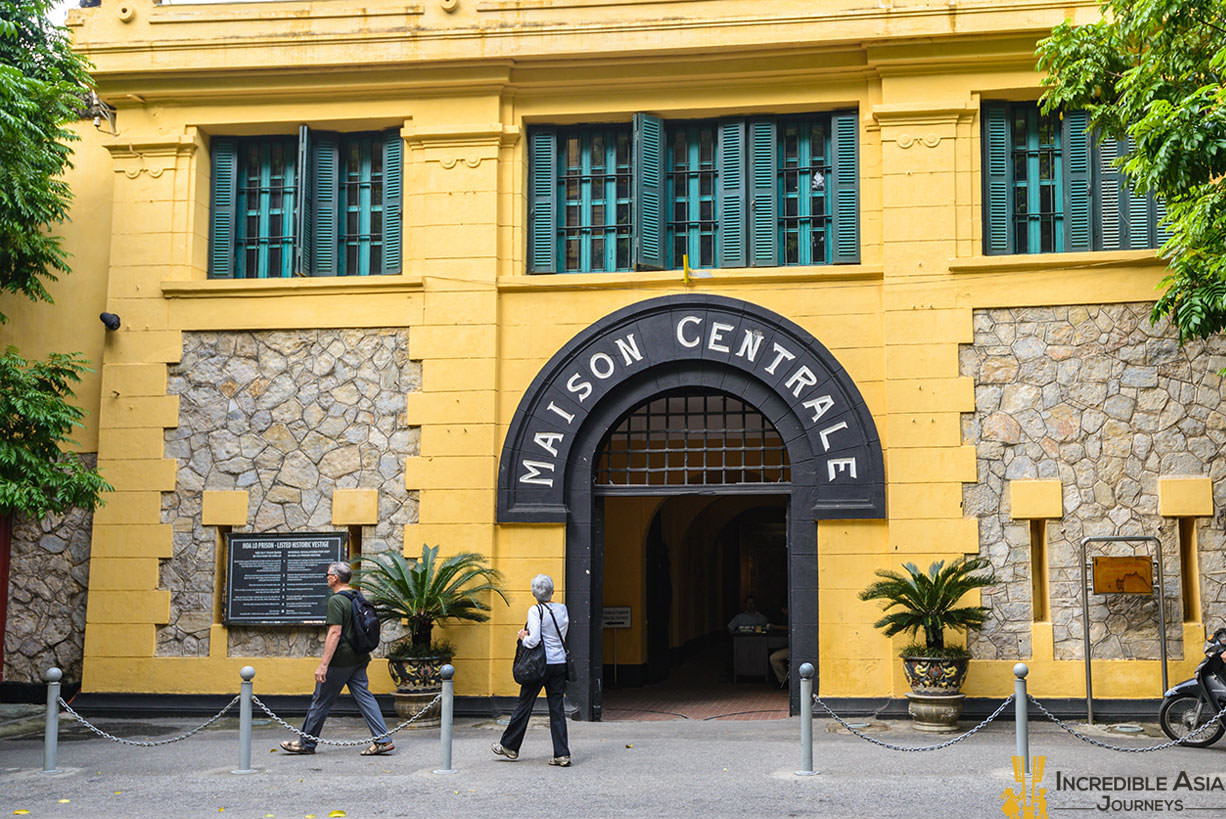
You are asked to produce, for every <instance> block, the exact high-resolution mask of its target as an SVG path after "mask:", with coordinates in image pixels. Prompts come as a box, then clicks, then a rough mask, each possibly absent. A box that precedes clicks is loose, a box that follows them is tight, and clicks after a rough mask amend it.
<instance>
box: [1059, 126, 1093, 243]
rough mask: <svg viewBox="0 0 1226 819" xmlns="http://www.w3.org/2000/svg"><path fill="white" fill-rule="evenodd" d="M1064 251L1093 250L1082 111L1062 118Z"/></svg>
mask: <svg viewBox="0 0 1226 819" xmlns="http://www.w3.org/2000/svg"><path fill="white" fill-rule="evenodd" d="M1062 131H1063V133H1062V134H1061V138H1062V140H1063V143H1064V146H1063V147H1064V249H1065V250H1068V251H1078V250H1093V249H1094V230H1093V226H1094V218H1093V210H1092V208H1091V202H1092V197H1091V195H1090V194H1091V184H1092V174H1091V168H1092V164H1091V157H1092V155H1093V151H1092V148H1093V140H1092V138H1091V133H1090V117H1089V115H1088V114H1086V112H1085V111H1069V112H1067V113H1066V114H1065V115H1064V125H1063V128H1062Z"/></svg>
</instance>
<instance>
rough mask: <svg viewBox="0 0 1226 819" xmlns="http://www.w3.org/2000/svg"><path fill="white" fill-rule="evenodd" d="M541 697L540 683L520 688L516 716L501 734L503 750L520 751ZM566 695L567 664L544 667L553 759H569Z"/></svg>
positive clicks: (514, 715)
mask: <svg viewBox="0 0 1226 819" xmlns="http://www.w3.org/2000/svg"><path fill="white" fill-rule="evenodd" d="M539 693H541V686H540V684H539V683H538V684H537V685H521V686H520V687H519V702H517V703H515V712H514V713H512V714H511V721H510V722H509V723H507V730H505V731H503V732H502V741H501V743H500V744H501V745H502V747H504V748H507V749H508V750H511V751H516V752H518V751H519V746H520V745H522V744H523V742H524V732H525V731H527V730H528V718H529V717H531V716H532V706H533V705H534V704H535V703H536V696H537V694H539ZM565 693H566V663H556V664H552V663H551V664H550V665H547V666H545V701H546V702H547V703H549V733H550V734H551V735H552V736H553V755H554V756H570V744H569V743H568V742H567V740H566V711H565V710H563V707H562V697H563V695H564V694H565Z"/></svg>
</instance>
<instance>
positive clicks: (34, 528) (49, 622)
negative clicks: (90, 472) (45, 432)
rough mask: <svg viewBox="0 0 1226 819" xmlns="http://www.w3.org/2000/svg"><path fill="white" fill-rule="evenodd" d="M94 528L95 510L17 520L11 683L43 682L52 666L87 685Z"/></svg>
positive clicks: (8, 641) (8, 649)
mask: <svg viewBox="0 0 1226 819" xmlns="http://www.w3.org/2000/svg"><path fill="white" fill-rule="evenodd" d="M80 457H81V460H82V461H84V462H85V465H86V466H88V467H90V468H91V469H92V468H94V467H96V466H97V465H98V456H97V454H96V453H92V452H91V453H83V454H81V456H80ZM102 500H103V502H105V501H106V497H105V496H103V498H102ZM93 523H94V513H93V511H92V510H85V509H70V510H69V511H67V512H63V513H61V514H53V515H48V516H47V517H45V518H43V519H42V520H31V519H30V518H27V517H25V516H24V515H17V516H16V517H14V519H13V529H12V540H11V541H10V550H9V606H8V616H7V619H6V622H5V627H4V679H5V681H6V682H23V683H42V682H43V681H44V674H45V673H46V671H47V669H48V668H50V667H51V666H56V667H57V668H59V669H60V670H61V671H63V672H64V682H65V683H79V682H81V659H82V657H83V656H84V653H85V603H86V598H87V595H88V591H89V554H90V542H91V540H90V532H91V531H92V530H93Z"/></svg>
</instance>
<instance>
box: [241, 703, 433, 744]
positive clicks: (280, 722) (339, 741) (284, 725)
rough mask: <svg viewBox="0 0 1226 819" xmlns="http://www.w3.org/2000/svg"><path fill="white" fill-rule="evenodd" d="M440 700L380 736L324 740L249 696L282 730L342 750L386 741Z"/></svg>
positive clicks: (422, 715)
mask: <svg viewBox="0 0 1226 819" xmlns="http://www.w3.org/2000/svg"><path fill="white" fill-rule="evenodd" d="M442 698H443V695H442V694H436V695H435V697H434V699H432V700H430V702H428V703H426V704H425V706H423V707H422V709H421V710H420V711H418V712H417V713H416V714H414V715H413V716H411V717H409V718H408V719H406V720H405V721H404V722H402V723H400V724H399V725H397V726H396V727H395V728H392V729H389V730H387V731H384V732H383V733H382V734H376V735H375V736H373V737H371V738H370V739H324V738H323V737H315V736H311V735H310V734H308V733H306V732H305V731H302V730H301V729H299V728H295V727H294V726H292V725H290V724H289V723H288V722H286V721H285V720H283V719H281V718H280V717H279V716H277V715H276V714H274V713H273V712H272V709H271V708H269V707H268V706H267V705H265V704H264V703H262V702H260V698H259V697H257V696H255V695H254V694H252V695H251V701H252V702H253V703H255V704H256V705H258V706H259V707H260V710H262V711H263V712H264V713H265V714H267V715H268V717H269V719H271V720H272V721H273V722H275V723H277V724H278V725H280V726H281V727H282V728H285V729H287V730H289V731H290V732H292V733H295V734H297V735H298V736H300V737H302V738H303V739H306V740H310V741H311V742H317V743H321V744H323V745H336V746H338V747H342V748H344V747H352V748H356V747H357V746H358V745H369V744H370V743H371V742H372V741H374V742H378V741H380V740H384V739H387V738H388V737H390V736H391V735H392V734H394V733H396V732H397V731H399V730H401V729H402V728H405V727H407V726H409V725H412V724H413V723H415V722H417V720H419V719H421V718H422V717H424V716H425V715H426V713H427V712H428V711H429V710H430V709H431V708H432V707H434V704H435V703H436V702H438V701H439V700H441V699H442ZM235 699H238V698H237V697H235ZM231 704H233V703H231Z"/></svg>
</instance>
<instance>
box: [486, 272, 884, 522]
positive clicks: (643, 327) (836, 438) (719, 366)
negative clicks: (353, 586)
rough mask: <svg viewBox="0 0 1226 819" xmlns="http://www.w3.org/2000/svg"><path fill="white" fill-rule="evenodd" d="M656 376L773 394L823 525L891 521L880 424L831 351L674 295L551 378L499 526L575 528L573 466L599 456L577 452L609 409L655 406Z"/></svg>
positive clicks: (796, 331) (737, 307) (527, 430)
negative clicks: (647, 401) (627, 403)
mask: <svg viewBox="0 0 1226 819" xmlns="http://www.w3.org/2000/svg"><path fill="white" fill-rule="evenodd" d="M653 378H654V379H656V383H658V385H659V389H658V390H655V393H656V394H659V393H661V392H666V391H669V390H670V389H677V388H682V389H683V388H684V386H685V385H686V384H687V383H700V382H701V383H703V384H706V385H710V384H711V383H713V378H714V380H715V381H717V382H720V383H721V385H722V387H723V388H724V391H726V392H729V393H730V394H733V395H736V396H738V397H746V399H747V400H749V399H748V397H747V396H745V395H744V393H745V391H747V390H748V389H749V388H751V387H752V388H754V389H760V388H761V387H762V386H765V387H766V388H767V389H768V390H769V392H768V393H766V394H765V395H766V399H767V400H764V401H762V402H761V404H763V405H759V406H757V408H758V409H759V410H760V411H761V412H762V413H763V414H764V415H765V416H766V417H767V418H768V419H769V420H771V421H772V423H774V424H775V426H776V429H778V430H779V432H780V434H781V435H782V436H784V440H785V443H786V444H787V447H788V456H789V461H790V464H791V472H792V482H793V484H797V483H798V482H800V483H808V484H811V485H812V489H813V492H812V493H811V495H812V497H814V498H815V499H816V502H815V506H814V514H815V516H816V517H818V518H864V517H883V516H884V513H885V510H884V505H885V503H884V477H883V467H882V459H881V446H880V440H879V438H878V435H877V430H876V426H875V425H874V423H873V420H872V416H871V415H870V414H869V412H868V409H867V407H866V406H865V404H864V401H863V399H862V398H861V396H860V393H859V390H857V389H856V386H855V384H854V383H853V382H852V380H851V378H850V377H849V376H848V375H847V373H846V372H845V371H844V370H843V368H842V366H841V365H840V364H839V363H838V362H837V361H836V360H835V359H834V357H833V356H832V355H831V354H830V353H829V351H827V350H826V348H825V347H823V346H822V345H821V344H820V343H819V342H818V341H817V340H816V339H815V338H813V337H812V336H811V335H810V334H809V333H807V332H806V331H805V330H803V329H802V328H800V327H799V326H797V325H795V324H794V323H792V322H790V321H788V320H787V319H784V318H783V317H781V316H778V315H776V314H774V313H772V312H770V311H767V310H765V309H763V308H761V307H758V306H756V305H753V304H750V303H748V302H743V301H738V300H735V299H729V298H724V297H718V296H697V297H694V296H672V297H664V298H660V299H652V300H650V301H647V302H641V303H639V304H636V305H632V306H630V307H628V308H625V309H622V310H619V311H618V312H616V313H613V314H612V315H610V316H606V317H605V318H604V319H602V320H600V321H598V322H597V323H596V324H594V325H592V326H591V327H589V328H588V329H587V330H585V331H583V332H582V333H580V334H579V335H577V336H576V337H575V338H574V339H572V340H571V341H570V343H568V344H567V345H566V346H565V347H563V349H562V350H560V351H559V352H558V353H557V354H556V355H555V356H554V357H553V358H552V359H551V360H550V361H549V363H548V364H546V366H545V367H544V368H543V369H542V370H541V372H540V373H539V374H538V376H537V377H536V379H535V380H534V381H533V383H532V385H531V387H530V388H529V389H528V391H527V393H526V394H525V395H524V398H523V400H522V401H521V403H520V405H519V408H518V410H517V411H516V414H515V417H514V418H513V419H512V422H511V426H510V429H509V431H508V434H507V439H506V443H505V445H504V448H503V453H502V460H501V463H500V472H499V519H500V520H502V521H558V520H564V519H565V513H566V495H565V482H566V474H567V470H568V466H569V465H571V464H572V459H577V460H574V465H578V466H581V467H586V468H589V469H590V466H589V465H590V462H591V459H592V457H593V455H594V453H593V452H591V451H583V452H575V451H573V446H574V444H575V442H576V441H577V440H580V439H581V438H582V439H591V438H592V435H591V432H592V430H590V429H588V430H587V431H586V432H587V434H586V435H580V432H581V431H583V430H584V427H585V425H587V424H590V423H600V424H602V425H603V424H606V423H607V422H608V421H609V419H608V418H607V417H606V416H607V412H604V413H602V412H598V411H597V408H598V407H602V406H605V405H607V404H617V405H618V406H620V405H621V404H622V403H624V395H625V394H627V393H630V394H633V395H636V396H644V397H650V396H651V394H652V393H653V389H652V383H653ZM721 379H722V381H721ZM619 399H623V400H619ZM784 416H790V417H784ZM607 428H608V427H607V426H606V427H605V429H607ZM788 430H799V431H800V437H802V438H803V440H789V435H788ZM601 432H603V430H601ZM585 479H586V478H585Z"/></svg>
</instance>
